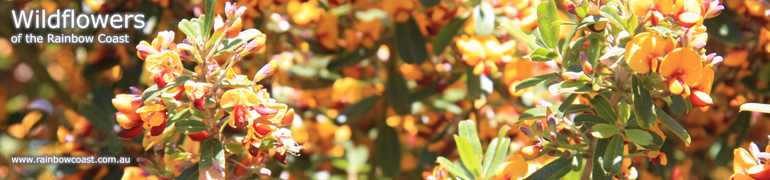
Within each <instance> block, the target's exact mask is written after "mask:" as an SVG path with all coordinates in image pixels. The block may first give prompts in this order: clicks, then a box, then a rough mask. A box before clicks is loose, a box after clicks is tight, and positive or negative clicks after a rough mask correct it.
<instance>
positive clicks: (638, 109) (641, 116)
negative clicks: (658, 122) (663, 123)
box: [631, 76, 655, 129]
mask: <svg viewBox="0 0 770 180" xmlns="http://www.w3.org/2000/svg"><path fill="white" fill-rule="evenodd" d="M631 87H632V90H633V92H634V114H636V120H637V121H639V126H640V127H642V128H645V129H649V128H651V127H652V126H653V125H654V124H655V112H654V111H653V107H652V105H653V104H652V97H650V91H648V90H647V89H646V88H644V85H642V84H641V83H640V82H639V78H638V77H637V76H631Z"/></svg>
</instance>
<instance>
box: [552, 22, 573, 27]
mask: <svg viewBox="0 0 770 180" xmlns="http://www.w3.org/2000/svg"><path fill="white" fill-rule="evenodd" d="M561 25H578V22H573V21H564V20H556V21H553V22H551V27H553V26H561Z"/></svg>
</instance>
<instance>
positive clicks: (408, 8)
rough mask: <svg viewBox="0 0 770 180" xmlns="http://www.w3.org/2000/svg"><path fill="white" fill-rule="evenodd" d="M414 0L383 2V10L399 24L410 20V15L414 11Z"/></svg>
mask: <svg viewBox="0 0 770 180" xmlns="http://www.w3.org/2000/svg"><path fill="white" fill-rule="evenodd" d="M414 6H415V5H414V1H413V0H393V1H382V10H384V11H385V12H386V13H388V14H389V15H390V16H391V17H393V19H394V20H395V21H396V22H397V23H403V22H406V20H409V14H411V12H412V9H414Z"/></svg>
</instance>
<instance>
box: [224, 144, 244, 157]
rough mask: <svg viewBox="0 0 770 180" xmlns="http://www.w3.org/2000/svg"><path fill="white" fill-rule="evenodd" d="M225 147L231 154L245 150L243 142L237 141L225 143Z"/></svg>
mask: <svg viewBox="0 0 770 180" xmlns="http://www.w3.org/2000/svg"><path fill="white" fill-rule="evenodd" d="M225 149H226V150H227V152H230V153H231V154H241V152H243V144H241V143H237V142H228V143H225Z"/></svg>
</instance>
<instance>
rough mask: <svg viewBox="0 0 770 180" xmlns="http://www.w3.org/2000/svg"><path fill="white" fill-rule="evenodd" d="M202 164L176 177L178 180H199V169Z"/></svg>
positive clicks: (189, 168) (191, 167)
mask: <svg viewBox="0 0 770 180" xmlns="http://www.w3.org/2000/svg"><path fill="white" fill-rule="evenodd" d="M199 166H200V164H195V165H194V166H190V167H188V168H187V169H185V170H184V171H182V174H179V176H177V177H176V179H177V180H197V179H198V175H199V174H200V173H198V167H199Z"/></svg>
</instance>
